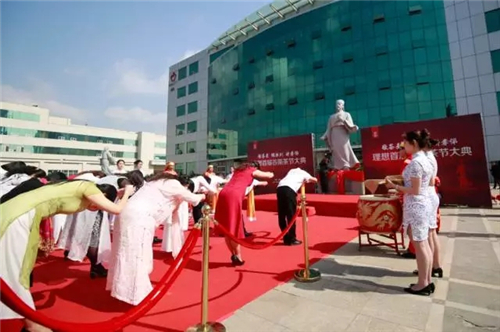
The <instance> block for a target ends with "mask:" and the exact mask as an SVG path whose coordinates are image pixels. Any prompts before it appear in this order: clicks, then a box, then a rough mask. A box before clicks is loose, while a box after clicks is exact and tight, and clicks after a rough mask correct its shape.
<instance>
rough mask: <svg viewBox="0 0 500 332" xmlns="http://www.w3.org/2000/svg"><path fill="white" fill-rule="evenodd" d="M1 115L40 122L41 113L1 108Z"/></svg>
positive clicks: (2, 116)
mask: <svg viewBox="0 0 500 332" xmlns="http://www.w3.org/2000/svg"><path fill="white" fill-rule="evenodd" d="M0 117H1V118H7V119H15V120H24V121H33V122H40V115H38V114H33V113H26V112H18V111H9V110H0Z"/></svg>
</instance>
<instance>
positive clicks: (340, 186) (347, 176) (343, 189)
mask: <svg viewBox="0 0 500 332" xmlns="http://www.w3.org/2000/svg"><path fill="white" fill-rule="evenodd" d="M364 181H365V174H364V172H363V171H355V170H345V171H344V170H342V171H330V172H329V173H328V185H329V190H330V192H333V193H336V194H339V195H345V194H351V195H364V193H365V186H364Z"/></svg>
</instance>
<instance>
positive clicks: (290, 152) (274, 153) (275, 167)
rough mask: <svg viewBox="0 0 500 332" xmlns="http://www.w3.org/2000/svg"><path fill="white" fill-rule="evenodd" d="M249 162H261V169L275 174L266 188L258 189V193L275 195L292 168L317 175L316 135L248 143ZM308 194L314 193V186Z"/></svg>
mask: <svg viewBox="0 0 500 332" xmlns="http://www.w3.org/2000/svg"><path fill="white" fill-rule="evenodd" d="M247 154H248V161H257V162H259V164H260V166H261V169H262V170H263V171H267V172H273V173H274V179H272V180H270V181H269V184H268V185H267V186H266V187H257V188H256V189H255V190H256V193H258V194H264V193H274V192H276V187H277V186H278V183H279V181H280V180H281V179H282V178H284V177H285V175H286V174H287V173H288V171H289V170H291V169H292V168H297V167H300V168H301V169H303V170H304V171H306V172H308V173H309V174H311V175H312V176H314V173H315V163H314V135H313V134H307V135H299V136H290V137H282V138H273V139H268V140H263V141H253V142H249V143H248V153H247ZM306 189H307V190H306V191H307V192H314V185H307V187H306Z"/></svg>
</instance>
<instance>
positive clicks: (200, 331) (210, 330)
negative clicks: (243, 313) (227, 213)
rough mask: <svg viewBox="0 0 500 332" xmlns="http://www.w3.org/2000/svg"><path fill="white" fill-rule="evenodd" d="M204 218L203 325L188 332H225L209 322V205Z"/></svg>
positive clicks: (189, 329) (223, 328)
mask: <svg viewBox="0 0 500 332" xmlns="http://www.w3.org/2000/svg"><path fill="white" fill-rule="evenodd" d="M202 212H203V218H202V220H201V223H202V225H201V227H202V234H203V262H202V284H201V323H200V324H198V325H195V326H191V327H190V328H188V329H187V330H186V332H225V331H226V327H225V326H224V325H222V324H221V323H218V322H209V321H208V268H209V266H208V263H209V255H208V251H209V250H210V220H211V218H210V213H211V212H212V209H211V208H210V206H209V205H204V206H203V209H202Z"/></svg>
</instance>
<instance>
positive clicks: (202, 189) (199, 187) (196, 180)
mask: <svg viewBox="0 0 500 332" xmlns="http://www.w3.org/2000/svg"><path fill="white" fill-rule="evenodd" d="M188 189H189V191H191V192H192V193H193V194H205V195H207V194H208V193H210V194H212V195H215V194H216V193H217V187H215V186H212V185H210V184H209V183H208V182H207V180H205V178H204V177H203V176H201V175H199V176H195V177H192V178H191V179H189V185H188ZM204 204H205V202H200V204H198V205H196V206H193V219H194V223H195V224H196V223H198V222H199V221H200V219H201V217H203V213H202V212H201V208H202V207H203V205H204Z"/></svg>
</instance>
